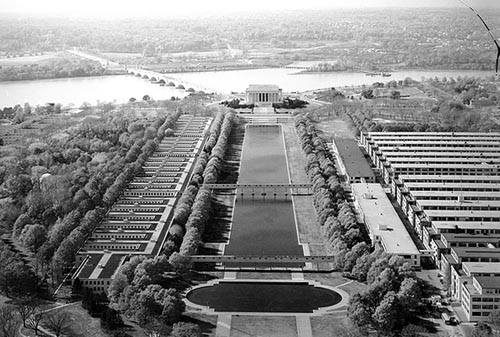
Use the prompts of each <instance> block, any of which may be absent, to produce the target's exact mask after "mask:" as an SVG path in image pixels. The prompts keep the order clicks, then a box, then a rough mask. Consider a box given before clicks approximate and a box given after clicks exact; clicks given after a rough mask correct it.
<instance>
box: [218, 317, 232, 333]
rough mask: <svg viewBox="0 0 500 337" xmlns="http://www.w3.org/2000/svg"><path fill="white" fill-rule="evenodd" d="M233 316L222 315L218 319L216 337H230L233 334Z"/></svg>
mask: <svg viewBox="0 0 500 337" xmlns="http://www.w3.org/2000/svg"><path fill="white" fill-rule="evenodd" d="M231 317H232V316H231V314H221V315H219V317H218V319H217V330H215V337H229V334H230V333H231Z"/></svg>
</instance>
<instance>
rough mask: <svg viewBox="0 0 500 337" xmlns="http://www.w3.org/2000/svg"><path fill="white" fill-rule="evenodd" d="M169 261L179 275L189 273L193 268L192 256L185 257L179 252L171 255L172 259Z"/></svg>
mask: <svg viewBox="0 0 500 337" xmlns="http://www.w3.org/2000/svg"><path fill="white" fill-rule="evenodd" d="M168 261H169V262H170V264H171V265H172V267H173V268H174V270H175V271H176V272H177V273H178V274H184V273H187V272H188V271H189V270H190V269H191V266H192V262H191V257H190V256H184V255H181V254H179V253H177V252H174V253H172V255H170V258H169V259H168Z"/></svg>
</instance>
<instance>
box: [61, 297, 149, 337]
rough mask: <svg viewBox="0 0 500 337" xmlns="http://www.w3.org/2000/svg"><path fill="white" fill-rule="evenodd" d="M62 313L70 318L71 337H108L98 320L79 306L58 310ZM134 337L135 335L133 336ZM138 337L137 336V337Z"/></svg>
mask: <svg viewBox="0 0 500 337" xmlns="http://www.w3.org/2000/svg"><path fill="white" fill-rule="evenodd" d="M60 310H61V311H62V312H67V313H68V315H69V316H70V322H71V323H70V333H68V335H69V336H73V337H80V336H81V337H86V336H94V337H108V336H109V334H107V333H106V332H105V331H104V330H103V329H102V328H101V323H100V322H99V318H94V317H91V316H90V315H89V314H88V313H87V311H86V310H85V309H83V308H82V306H81V304H74V305H70V306H67V307H64V308H61V309H60ZM134 336H135V335H134ZM137 336H139V335H137Z"/></svg>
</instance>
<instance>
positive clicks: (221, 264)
mask: <svg viewBox="0 0 500 337" xmlns="http://www.w3.org/2000/svg"><path fill="white" fill-rule="evenodd" d="M191 261H192V262H194V263H215V264H217V265H218V266H217V267H216V268H215V269H274V270H278V269H286V270H289V269H290V270H297V269H300V270H304V269H306V270H311V271H329V270H331V269H332V265H331V263H332V262H334V261H335V256H326V255H325V256H323V255H321V256H320V255H309V256H300V255H293V256H290V255H241V256H238V255H193V256H191ZM304 265H305V267H304Z"/></svg>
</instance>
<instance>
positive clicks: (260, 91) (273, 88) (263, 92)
mask: <svg viewBox="0 0 500 337" xmlns="http://www.w3.org/2000/svg"><path fill="white" fill-rule="evenodd" d="M282 101H283V94H282V89H280V88H279V87H278V86H277V85H273V84H250V85H249V86H248V88H247V90H246V102H247V104H266V105H267V104H269V105H270V104H272V103H281V102H282Z"/></svg>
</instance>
